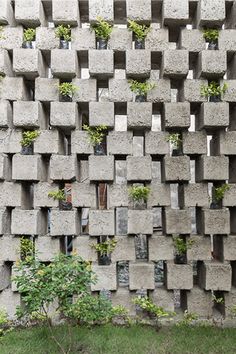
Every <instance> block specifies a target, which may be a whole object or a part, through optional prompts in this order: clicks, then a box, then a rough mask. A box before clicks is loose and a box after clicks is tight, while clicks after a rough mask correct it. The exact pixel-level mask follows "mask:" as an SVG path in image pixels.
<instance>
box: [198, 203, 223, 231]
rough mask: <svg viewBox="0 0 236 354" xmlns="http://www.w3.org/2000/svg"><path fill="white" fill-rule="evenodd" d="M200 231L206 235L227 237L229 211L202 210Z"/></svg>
mask: <svg viewBox="0 0 236 354" xmlns="http://www.w3.org/2000/svg"><path fill="white" fill-rule="evenodd" d="M200 230H202V232H203V233H204V234H206V235H214V234H219V235H227V234H229V233H230V214H229V210H228V209H226V208H224V209H219V210H213V209H212V210H210V209H203V210H202V211H201V223H200Z"/></svg>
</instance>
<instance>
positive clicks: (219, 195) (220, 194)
mask: <svg viewBox="0 0 236 354" xmlns="http://www.w3.org/2000/svg"><path fill="white" fill-rule="evenodd" d="M229 189H230V186H229V185H228V184H226V183H224V184H222V186H220V187H217V188H215V189H214V200H215V201H216V202H219V201H221V200H222V199H223V198H224V195H225V192H226V191H228V190H229Z"/></svg>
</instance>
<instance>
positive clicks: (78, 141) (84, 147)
mask: <svg viewBox="0 0 236 354" xmlns="http://www.w3.org/2000/svg"><path fill="white" fill-rule="evenodd" d="M71 151H72V154H82V155H84V154H85V155H90V154H93V152H94V149H93V146H92V144H91V143H90V140H89V135H88V133H87V132H86V131H82V130H78V129H76V130H73V131H72V133H71Z"/></svg>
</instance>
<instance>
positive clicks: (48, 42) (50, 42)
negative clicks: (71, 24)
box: [36, 27, 59, 51]
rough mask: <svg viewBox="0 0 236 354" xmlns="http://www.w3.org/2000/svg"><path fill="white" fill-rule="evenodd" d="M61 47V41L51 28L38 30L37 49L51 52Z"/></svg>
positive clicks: (38, 28)
mask: <svg viewBox="0 0 236 354" xmlns="http://www.w3.org/2000/svg"><path fill="white" fill-rule="evenodd" d="M58 47H59V39H58V38H57V37H56V36H55V29H54V28H49V27H37V28H36V48H37V49H40V50H41V51H49V50H52V49H56V48H58Z"/></svg>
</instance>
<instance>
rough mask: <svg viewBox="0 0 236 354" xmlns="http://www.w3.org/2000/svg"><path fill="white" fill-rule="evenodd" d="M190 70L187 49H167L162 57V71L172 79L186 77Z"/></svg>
mask: <svg viewBox="0 0 236 354" xmlns="http://www.w3.org/2000/svg"><path fill="white" fill-rule="evenodd" d="M188 71H189V58H188V51H187V50H166V51H164V53H163V58H162V73H163V75H164V77H169V78H172V79H175V78H176V79H180V78H185V77H186V76H187V75H188Z"/></svg>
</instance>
